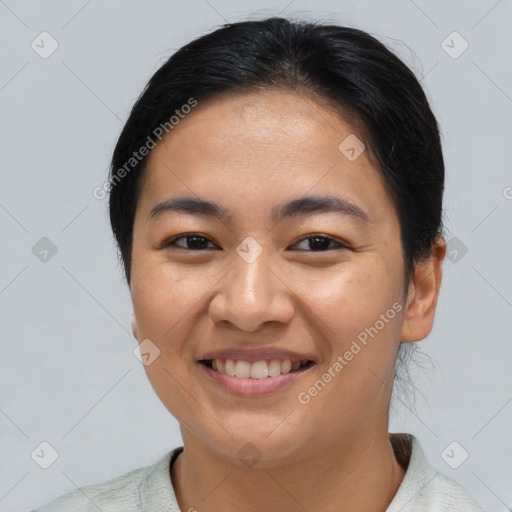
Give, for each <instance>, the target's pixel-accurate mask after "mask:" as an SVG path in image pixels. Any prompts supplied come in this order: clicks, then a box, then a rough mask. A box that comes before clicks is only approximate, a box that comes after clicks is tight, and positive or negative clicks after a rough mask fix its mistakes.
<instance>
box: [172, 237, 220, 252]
mask: <svg viewBox="0 0 512 512" xmlns="http://www.w3.org/2000/svg"><path fill="white" fill-rule="evenodd" d="M178 240H185V243H184V244H185V246H183V245H181V244H178V243H177V241H178ZM208 242H210V243H211V244H213V242H211V240H209V239H208V238H206V237H204V236H202V235H200V234H199V233H189V234H186V235H180V236H177V237H174V238H172V239H171V240H168V241H167V242H165V244H164V247H173V246H175V247H181V248H183V249H189V250H192V251H201V250H203V249H209V247H205V245H207V244H208Z"/></svg>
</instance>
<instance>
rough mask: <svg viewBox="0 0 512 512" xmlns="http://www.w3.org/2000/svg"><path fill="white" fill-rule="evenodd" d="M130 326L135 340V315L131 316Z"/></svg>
mask: <svg viewBox="0 0 512 512" xmlns="http://www.w3.org/2000/svg"><path fill="white" fill-rule="evenodd" d="M131 325H132V333H133V337H134V338H135V339H136V340H137V339H138V338H137V320H135V315H132V320H131Z"/></svg>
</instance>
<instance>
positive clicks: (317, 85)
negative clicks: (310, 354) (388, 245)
mask: <svg viewBox="0 0 512 512" xmlns="http://www.w3.org/2000/svg"><path fill="white" fill-rule="evenodd" d="M264 88H276V89H284V90H292V91H297V92H299V93H301V94H305V95H306V96H309V97H310V98H311V99H312V100H313V101H316V102H319V103H322V104H323V105H324V106H325V107H326V108H334V109H336V110H337V111H338V112H339V114H340V116H342V117H343V118H344V119H346V120H349V122H350V123H351V125H352V126H354V128H355V129H357V130H358V136H359V133H360V134H361V137H362V138H363V141H364V143H365V145H366V148H367V149H368V152H367V154H368V156H369V157H371V158H372V159H374V161H375V164H376V167H377V168H378V171H379V173H380V176H381V179H382V180H383V183H384V185H385V187H386V190H387V191H388V193H389V195H390V198H391V200H392V202H393V204H394V206H395V208H396V211H397V214H398V217H399V221H400V229H401V241H402V250H403V255H404V262H405V264H404V276H405V288H404V294H406V292H407V289H408V284H409V281H410V279H411V277H412V275H413V271H414V263H415V262H419V261H422V260H424V259H425V258H426V257H427V256H428V255H429V254H430V250H431V248H432V246H433V244H434V242H435V240H436V238H437V236H438V235H441V236H442V234H443V233H442V230H443V225H442V201H443V191H444V161H443V154H442V148H441V140H440V133H439V127H438V123H437V120H436V118H435V116H434V114H433V112H432V110H431V108H430V105H429V102H428V100H427V98H426V96H425V93H424V91H423V89H422V87H421V85H420V83H419V81H418V80H417V78H416V77H415V76H414V74H413V72H412V71H411V70H410V69H409V68H408V67H407V66H406V65H405V64H404V63H403V62H402V61H401V60H400V59H399V58H398V57H397V56H396V55H395V54H394V53H392V52H391V51H390V50H389V49H388V48H387V47H386V46H385V45H384V44H382V43H381V42H379V41H378V40H377V39H376V38H374V37H373V36H371V35H370V34H368V33H366V32H364V31H362V30H358V29H355V28H349V27H343V26H337V25H326V24H322V23H320V22H310V21H290V20H287V19H285V18H280V17H274V18H267V19H263V20H259V21H245V22H239V23H230V24H226V25H224V26H222V27H221V28H219V29H217V30H215V31H213V32H211V33H209V34H206V35H204V36H201V37H199V38H197V39H195V40H193V41H192V42H190V43H188V44H186V45H185V46H183V47H182V48H180V49H179V50H178V51H177V52H176V53H174V54H173V55H172V56H171V57H170V58H169V59H168V60H167V61H166V62H165V63H164V64H163V65H162V66H161V67H160V68H159V69H158V70H157V72H156V73H155V74H154V75H153V76H152V77H151V79H150V80H149V83H148V84H147V86H146V87H145V89H144V91H143V92H142V93H141V95H140V97H139V98H138V99H137V101H136V102H135V105H134V106H133V108H132V110H131V113H130V116H129V118H128V120H127V122H126V124H125V126H124V128H123V130H122V133H121V135H120V137H119V140H118V142H117V144H116V147H115V150H114V153H113V157H112V162H111V169H110V182H111V184H113V182H114V178H118V175H117V171H118V170H119V169H121V168H123V166H125V165H126V162H128V161H129V160H130V158H131V157H132V156H133V153H134V152H138V150H139V149H140V148H141V147H142V146H144V145H145V144H146V142H147V140H148V137H151V136H152V134H153V133H154V131H155V129H158V127H159V126H161V125H162V124H164V123H166V122H167V123H168V121H169V118H170V117H171V116H172V115H173V114H174V113H175V112H176V111H180V109H182V107H183V106H184V105H186V104H190V103H189V102H190V99H191V98H193V99H194V100H195V101H197V102H198V103H199V104H201V102H205V101H206V100H207V99H211V98H215V97H220V96H221V95H225V94H229V93H236V92H248V91H258V90H262V89H264ZM171 136H172V135H171ZM340 142H341V140H340ZM146 161H147V156H146V157H145V158H141V159H140V161H137V162H136V163H135V164H136V165H134V166H133V169H132V170H131V171H130V172H128V173H125V175H124V177H123V179H122V180H117V181H116V183H115V186H111V188H110V201H109V208H110V221H111V225H112V230H113V233H114V236H115V239H116V242H117V245H118V247H119V251H120V257H121V260H122V264H123V266H124V271H125V276H126V279H127V283H128V285H129V286H130V270H131V251H132V237H133V223H134V217H135V211H136V206H137V200H138V197H139V194H140V189H141V183H142V179H143V176H144V171H145V165H146ZM415 348H416V344H415V343H401V344H400V349H399V353H398V355H397V365H399V366H400V365H402V366H403V364H404V361H406V360H408V359H410V353H411V352H412V351H413V350H414V349H415Z"/></svg>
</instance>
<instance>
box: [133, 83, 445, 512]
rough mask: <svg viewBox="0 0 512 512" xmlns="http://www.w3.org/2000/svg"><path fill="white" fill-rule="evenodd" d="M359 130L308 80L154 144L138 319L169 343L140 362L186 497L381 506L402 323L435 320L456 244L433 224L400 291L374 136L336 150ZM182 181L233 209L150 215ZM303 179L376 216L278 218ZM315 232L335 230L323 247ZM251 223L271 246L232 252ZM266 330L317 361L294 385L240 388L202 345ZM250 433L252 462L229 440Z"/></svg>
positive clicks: (136, 286)
mask: <svg viewBox="0 0 512 512" xmlns="http://www.w3.org/2000/svg"><path fill="white" fill-rule="evenodd" d="M352 133H355V130H354V128H353V127H351V126H350V125H349V124H348V123H347V122H345V121H343V120H342V119H341V118H340V116H339V115H336V114H335V113H334V112H333V111H332V110H329V109H327V108H325V107H322V106H320V105H319V104H318V103H316V102H315V101H313V100H312V99H311V97H310V96H309V97H308V96H305V95H303V94H299V93H296V92H286V91H282V90H268V91H263V92H257V93H238V94H237V95H231V96H227V97H223V98H220V99H219V98H217V99H214V100H213V101H209V102H206V103H204V104H200V105H199V106H198V107H197V108H196V109H195V110H194V111H193V112H192V113H191V114H189V115H188V116H187V117H186V118H185V119H184V120H182V121H180V123H179V125H177V126H176V127H175V128H174V129H173V131H172V132H171V133H170V134H168V135H167V136H166V137H165V138H164V139H163V140H162V142H161V143H159V144H158V145H157V146H156V147H155V148H154V149H153V150H152V152H151V154H150V155H149V160H148V166H147V172H146V175H145V179H144V181H143V186H142V189H141V194H140V198H139V200H138V204H137V210H136V216H135V221H134V238H133V252H132V257H133V260H132V269H131V295H132V300H133V306H134V313H135V319H136V322H135V330H134V334H135V336H136V338H137V339H138V341H139V342H142V341H143V340H145V339H150V340H151V342H152V343H154V344H155V345H156V346H157V347H158V348H159V350H160V355H159V357H158V358H157V359H155V361H154V362H153V363H152V364H150V365H148V366H145V369H146V372H147V375H148V378H149V380H150V382H151V384H152V386H153V388H154V390H155V392H156V393H157V394H158V396H159V398H160V399H161V401H162V402H163V404H164V405H165V406H166V407H167V408H168V410H169V411H170V412H171V413H172V414H173V416H175V417H176V418H177V420H178V421H179V423H180V425H181V432H182V436H183V441H184V447H185V450H184V452H183V453H182V454H181V455H180V456H179V457H178V459H177V461H176V463H175V465H174V467H173V470H172V482H173V486H174V488H175V491H176V494H177V498H178V502H179V505H180V507H181V509H182V510H189V509H190V508H195V509H197V510H198V511H199V512H203V511H209V512H216V511H225V510H238V511H261V510H269V511H280V512H283V511H299V510H300V511H303V510H309V511H311V510H322V511H324V512H330V511H335V510H336V511H340V510H347V511H359V510H360V511H363V510H364V511H367V510H372V511H385V510H386V507H387V506H388V505H389V503H390V502H391V500H392V499H393V496H394V495H395V493H396V491H397V489H398V487H399V485H400V483H401V481H402V479H403V476H404V468H402V467H401V466H400V465H399V464H398V462H397V461H396V459H395V457H394V453H393V450H392V446H391V444H390V441H389V435H388V411H389V402H390V397H391V389H392V383H393V377H394V364H395V357H396V353H397V350H398V346H399V343H400V340H403V341H406V342H413V341H419V340H421V339H423V338H425V337H426V336H427V335H428V334H429V332H430V331H431V329H432V324H433V320H434V312H435V307H436V304H437V298H438V293H439V286H440V283H441V265H442V261H443V258H444V256H445V251H446V246H445V243H444V240H443V239H442V238H441V237H439V238H438V242H437V244H436V246H435V247H434V248H433V250H432V255H431V257H430V259H429V260H428V261H426V262H424V263H422V264H418V265H417V266H416V274H415V277H414V279H413V281H412V282H411V284H410V286H409V292H408V295H407V296H406V297H404V295H403V289H404V276H403V266H404V262H403V256H402V248H401V241H400V229H399V221H398V217H397V214H396V212H395V210H394V208H393V205H392V203H391V200H390V198H389V196H388V195H387V193H386V191H385V189H384V186H383V184H382V178H381V177H380V175H379V173H378V171H377V169H376V168H375V167H374V166H373V165H372V164H371V163H370V161H369V159H368V151H369V149H368V148H367V150H366V151H364V152H363V153H362V154H361V155H360V156H359V157H358V158H357V159H356V160H354V161H350V160H349V159H347V158H346V157H345V156H344V155H343V154H342V153H341V152H340V151H339V149H338V146H339V144H340V143H341V141H343V140H344V139H345V137H347V136H348V135H349V134H352ZM184 195H186V196H194V197H200V198H202V199H207V200H210V201H215V202H217V203H219V204H221V205H222V206H223V207H224V208H226V209H228V210H229V211H230V212H231V214H232V217H231V218H230V220H228V221H225V222H222V221H220V220H218V219H215V218H210V217H208V216H201V215H192V214H187V213H177V212H166V213H162V214H161V215H159V216H157V217H154V218H153V219H149V220H148V215H149V212H150V210H151V209H152V208H153V207H154V206H155V204H157V203H158V202H160V201H164V200H167V199H170V198H171V197H177V196H184ZM304 195H320V196H324V195H331V196H332V195H335V196H337V197H343V198H345V199H348V200H350V201H351V202H353V203H355V204H356V205H358V206H359V207H360V208H362V209H363V210H364V211H365V212H366V213H367V214H368V216H369V222H367V223H365V222H362V221H361V220H359V219H357V218H356V217H354V216H351V215H343V214H339V213H318V212H317V213H312V214H307V215H301V216H296V217H290V218H287V219H283V220H281V221H280V222H277V223H276V222H275V221H273V220H272V219H271V217H270V211H271V209H272V208H273V207H274V206H276V205H280V204H282V203H285V202H287V201H289V200H292V199H297V198H300V197H302V196H304ZM193 233H197V234H199V235H201V236H203V237H205V238H206V239H207V240H206V241H204V247H205V248H202V249H196V250H194V249H193V248H194V246H193V245H190V244H189V245H187V239H186V238H181V239H180V240H178V242H177V243H178V244H179V245H174V246H165V242H166V241H169V240H171V238H174V237H176V236H178V235H183V234H193ZM313 235H315V236H320V235H322V236H324V237H330V238H333V239H334V240H335V241H334V242H332V243H331V244H330V245H329V246H328V248H327V249H326V250H318V249H316V248H315V246H314V245H313V246H311V244H310V243H309V242H308V237H312V236H313ZM249 236H250V237H253V238H254V239H255V240H256V241H257V242H258V244H259V245H260V246H261V248H262V250H263V252H262V253H261V255H260V256H259V257H258V258H257V259H256V260H255V261H254V262H252V263H247V262H246V261H245V260H244V259H243V258H241V257H240V256H239V254H238V253H237V252H236V248H237V247H238V246H239V245H240V244H241V243H242V241H243V240H244V239H245V238H246V237H249ZM336 240H337V241H340V242H342V243H344V244H346V245H347V247H339V246H338V245H337V244H336ZM325 243H326V242H325ZM190 247H192V248H190ZM311 247H312V248H311ZM394 303H397V304H401V305H402V309H401V311H400V312H398V313H397V314H396V316H394V318H393V319H392V320H390V321H389V322H387V323H386V324H385V326H384V328H382V329H381V330H380V331H379V332H378V334H377V335H375V336H374V337H373V338H369V341H368V344H367V345H366V346H364V347H363V348H362V350H361V351H360V352H359V353H358V354H357V355H355V356H354V357H353V359H352V360H351V361H349V363H348V364H347V365H346V366H345V367H344V368H343V370H342V371H341V372H339V373H337V374H336V376H335V377H334V378H333V379H332V380H331V381H330V382H329V383H328V384H327V386H326V387H325V388H324V389H322V391H321V392H319V393H318V394H317V395H316V396H315V397H313V398H312V399H311V401H310V402H309V403H308V404H306V405H304V404H301V403H300V402H299V401H298V399H297V397H298V395H299V393H300V392H303V391H305V390H307V389H308V388H309V387H310V386H312V385H313V383H314V382H315V381H317V380H318V379H319V378H321V376H322V374H323V373H325V372H326V371H327V370H328V368H329V367H332V365H333V363H334V362H335V361H336V358H337V357H338V356H340V355H343V354H344V353H345V352H346V351H347V350H348V349H349V347H350V345H351V343H352V342H353V340H355V339H357V336H358V334H360V333H361V332H362V331H364V330H365V328H368V327H370V326H373V325H374V324H375V323H376V321H377V320H378V319H379V318H380V315H381V314H385V313H386V311H388V310H389V309H390V308H392V305H393V304H394ZM263 345H271V346H273V347H278V348H287V349H290V350H293V351H295V352H299V353H301V354H309V355H312V356H314V358H315V360H316V362H317V364H316V365H315V366H314V367H313V368H311V369H310V370H309V371H308V372H307V373H305V374H304V375H302V376H301V377H300V378H299V379H297V380H296V381H295V382H294V383H293V385H292V386H289V387H287V388H286V389H283V390H280V391H277V392H275V393H274V394H271V395H267V396H262V397H239V396H235V395H233V394H231V393H229V392H227V391H224V390H222V389H220V388H219V387H218V386H216V385H213V384H212V383H211V382H210V380H209V379H207V378H206V377H205V374H204V370H203V368H202V367H201V366H200V364H199V363H198V362H197V359H198V358H200V357H201V355H202V354H204V353H205V352H206V351H209V350H213V349H217V348H235V347H240V346H244V347H261V346H263ZM248 442H251V443H252V444H253V445H254V446H255V447H256V448H257V450H258V451H259V453H260V454H261V459H260V460H259V461H258V462H257V463H256V464H255V465H253V466H251V467H249V466H247V465H244V464H243V463H242V462H241V461H240V459H239V457H238V456H237V452H238V451H239V450H240V449H241V448H242V447H243V446H244V445H246V443H248Z"/></svg>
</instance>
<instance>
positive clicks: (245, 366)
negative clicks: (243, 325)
mask: <svg viewBox="0 0 512 512" xmlns="http://www.w3.org/2000/svg"><path fill="white" fill-rule="evenodd" d="M199 363H200V364H202V365H204V366H206V367H207V368H209V369H210V370H212V371H214V372H216V373H220V374H224V375H228V376H230V377H235V378H238V379H255V380H263V379H272V378H277V377H279V376H281V375H286V374H291V373H298V372H302V371H305V370H307V369H309V368H311V367H312V366H314V365H315V362H314V361H311V360H309V359H301V360H298V361H293V360H291V359H262V360H261V361H254V362H251V361H243V360H241V359H201V360H200V361H199Z"/></svg>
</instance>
